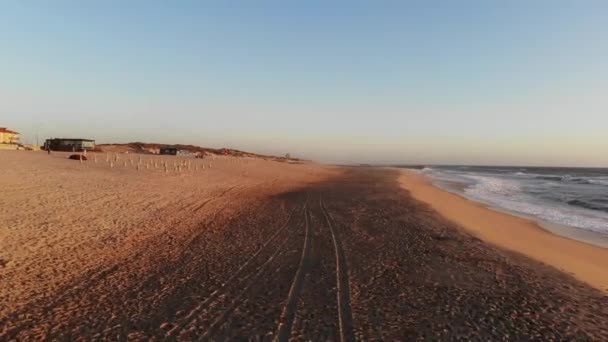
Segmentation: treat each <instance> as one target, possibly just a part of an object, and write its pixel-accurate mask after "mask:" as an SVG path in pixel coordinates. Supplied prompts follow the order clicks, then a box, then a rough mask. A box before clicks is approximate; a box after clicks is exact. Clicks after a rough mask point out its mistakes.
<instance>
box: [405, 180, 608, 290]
mask: <svg viewBox="0 0 608 342" xmlns="http://www.w3.org/2000/svg"><path fill="white" fill-rule="evenodd" d="M399 171H400V172H401V176H400V179H399V181H400V184H401V186H402V187H403V188H405V189H407V190H408V191H410V193H411V195H412V196H413V197H414V198H416V199H418V200H420V201H422V202H425V203H427V204H429V205H430V206H431V207H432V208H433V209H435V210H436V211H437V212H439V213H440V214H441V215H442V216H444V217H446V218H447V219H449V220H451V221H454V222H455V223H457V224H459V225H460V226H462V227H463V228H464V229H465V230H466V231H468V232H469V233H472V234H474V235H475V236H477V237H479V238H480V239H482V240H483V241H486V242H488V243H491V244H493V245H496V246H498V247H501V248H505V249H508V250H511V251H515V252H519V253H522V254H525V255H527V256H529V257H532V258H534V259H536V260H538V261H541V262H544V263H546V264H549V265H552V266H554V267H556V268H558V269H560V270H562V271H564V272H566V273H570V274H572V275H574V276H575V277H576V278H578V279H580V280H582V281H584V282H586V283H588V284H589V285H591V286H593V287H595V288H598V289H600V290H602V291H604V292H608V267H606V265H608V249H607V248H605V247H600V246H597V245H595V244H591V243H589V242H585V241H584V239H585V237H581V236H578V237H577V236H573V234H574V232H572V231H571V229H573V228H569V227H558V226H557V225H549V224H538V223H536V222H534V221H532V220H531V219H527V218H523V217H519V216H515V215H513V214H510V213H507V212H504V211H501V210H498V209H495V208H490V207H488V206H486V205H484V204H482V203H479V202H475V201H472V200H469V199H467V198H465V197H462V196H460V195H458V194H455V193H453V192H449V191H447V190H444V189H441V188H439V187H437V186H435V185H433V184H432V182H431V180H430V179H429V178H428V177H426V176H424V175H421V174H417V173H414V172H411V171H408V170H404V169H399ZM587 238H588V237H587ZM581 240H583V241H581Z"/></svg>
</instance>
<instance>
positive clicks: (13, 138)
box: [0, 127, 19, 145]
mask: <svg viewBox="0 0 608 342" xmlns="http://www.w3.org/2000/svg"><path fill="white" fill-rule="evenodd" d="M18 143H19V133H18V132H15V131H11V130H10V129H8V128H6V127H0V144H12V145H16V144H18Z"/></svg>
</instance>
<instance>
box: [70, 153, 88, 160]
mask: <svg viewBox="0 0 608 342" xmlns="http://www.w3.org/2000/svg"><path fill="white" fill-rule="evenodd" d="M69 158H70V159H73V160H80V159H82V160H87V156H83V155H82V154H72V155H71V156H70V157H69Z"/></svg>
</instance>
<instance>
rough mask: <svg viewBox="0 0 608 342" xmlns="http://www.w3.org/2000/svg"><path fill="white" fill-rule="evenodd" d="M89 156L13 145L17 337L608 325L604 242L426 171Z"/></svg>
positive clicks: (4, 284)
mask: <svg viewBox="0 0 608 342" xmlns="http://www.w3.org/2000/svg"><path fill="white" fill-rule="evenodd" d="M117 156H118V159H116V158H117ZM88 158H89V160H88V161H86V162H83V163H80V162H79V161H75V160H68V159H67V154H65V153H53V154H51V155H47V154H46V153H44V152H27V151H0V189H2V195H1V196H0V279H1V280H2V281H0V299H1V301H0V302H1V303H2V305H0V340H33V339H40V340H53V339H57V340H76V339H85V340H102V339H131V340H150V339H152V340H183V341H188V340H235V339H247V338H249V339H254V340H268V341H270V340H278V341H287V340H316V341H320V340H342V341H349V340H355V339H357V340H403V339H406V340H415V339H445V340H453V339H456V338H462V339H485V340H496V339H510V340H527V339H535V338H536V339H539V338H541V339H555V340H560V339H582V340H607V339H608V329H606V324H604V323H605V322H607V321H608V297H607V296H606V295H605V293H603V292H601V291H600V290H598V289H597V288H596V287H599V288H601V286H602V284H605V283H604V281H605V278H602V277H604V276H605V272H606V270H605V269H602V262H603V261H602V260H605V259H601V258H605V254H603V252H602V250H601V249H598V250H595V249H593V248H588V246H586V245H584V244H580V245H579V244H577V243H574V242H572V241H570V240H567V239H562V238H559V239H558V238H552V235H550V234H549V233H546V232H544V231H542V230H540V229H537V228H535V227H532V226H529V227H528V228H529V229H528V228H517V227H520V225H524V224H528V225H530V223H529V222H526V221H525V220H519V219H516V218H513V219H512V220H517V222H516V221H508V220H511V219H508V218H501V220H502V221H500V222H503V223H501V224H504V225H509V226H510V227H511V226H513V227H512V228H513V229H518V236H524V235H523V234H528V235H525V236H526V239H525V240H526V241H527V244H524V243H523V242H519V241H517V240H512V239H511V240H510V239H509V237H508V236H504V234H499V233H494V232H493V231H490V228H486V227H487V226H486V223H488V222H492V223H495V222H499V221H498V218H497V217H495V216H491V214H483V213H482V212H479V213H478V212H471V213H470V214H471V216H469V218H471V219H472V218H473V217H474V218H475V220H473V221H474V222H473V223H475V222H481V223H483V224H482V225H480V226H479V227H478V228H476V229H477V230H474V229H473V228H470V227H469V226H467V224H471V223H468V221H462V222H459V221H458V220H457V219H454V216H452V215H453V214H452V213H450V212H449V211H446V210H447V209H445V208H444V207H442V206H441V205H440V204H441V203H443V204H444V205H447V204H446V203H448V202H441V201H436V198H439V197H441V198H445V201H448V199H449V197H450V196H448V195H449V194H447V195H446V194H445V193H443V192H435V190H433V189H434V188H433V187H432V186H431V185H429V184H428V183H425V181H424V180H423V179H420V178H416V177H414V176H410V175H403V174H401V173H400V172H398V171H394V170H386V169H377V168H346V167H343V168H338V167H328V166H322V165H318V164H314V163H302V164H289V163H284V162H277V161H270V160H263V159H254V158H233V157H218V158H215V159H212V158H206V159H202V160H200V159H186V158H181V157H174V156H154V155H138V154H118V155H117V154H115V153H110V154H103V153H99V154H94V153H90V154H89V155H88ZM95 160H97V161H96V162H95ZM165 166H167V167H165ZM437 191H439V190H437ZM434 201H435V202H434ZM453 201H455V202H453V203H452V202H450V203H449V205H447V206H448V207H450V206H454V207H455V208H457V209H456V211H457V212H460V211H461V210H460V207H458V205H460V204H457V201H460V202H463V201H464V200H462V199H458V198H456V199H453ZM425 202H427V203H430V204H431V205H428V204H426V203H425ZM460 202H458V203H460ZM464 203H468V204H467V205H471V206H475V205H476V204H474V203H469V202H466V201H464ZM461 205H463V206H464V204H461ZM482 209H483V210H482ZM462 210H464V209H462ZM479 210H480V211H483V212H486V211H487V209H485V208H482V207H481V206H480V207H479ZM484 210H485V211H484ZM487 212H489V211H487ZM438 213H441V214H442V215H444V216H445V217H444V216H441V215H439V214H438ZM484 215H488V216H484ZM507 216H508V215H507ZM462 220H465V219H464V218H463V219H462ZM513 222H515V223H513ZM472 227H476V226H472ZM522 227H523V226H522ZM463 228H464V229H463ZM520 230H521V232H520ZM520 233H521V234H520ZM542 239H545V240H542ZM547 239H549V240H547ZM551 239H553V240H551ZM562 240H563V241H562ZM543 241H552V242H551V243H555V244H558V245H555V246H557V247H558V248H557V249H556V250H557V251H559V252H561V253H563V254H564V255H565V254H568V255H574V256H575V257H572V258H561V259H559V258H558V255H556V253H557V252H555V253H553V254H552V253H551V252H550V250H551V249H550V247H551V246H550V245H549V243H546V246H545V248H541V247H543V246H542V244H543V243H544V242H543ZM553 241H557V242H553ZM560 241H561V242H560ZM519 245H523V246H526V248H529V249H530V250H529V251H526V250H520V249H517V248H515V247H514V246H519ZM535 251H536V252H535ZM539 251H542V253H541V252H539ZM514 252H517V253H514ZM534 253H537V254H534ZM543 255H544V256H545V257H546V258H547V259H542V256H543ZM555 260H561V262H563V264H559V265H558V264H556V262H557V261H555ZM569 260H570V261H569ZM572 260H574V261H572ZM586 263H588V265H586ZM603 265H606V263H603ZM585 267H586V268H585ZM558 269H563V270H565V271H566V272H572V273H574V275H575V276H576V278H575V277H572V276H571V275H569V274H568V273H566V272H560V271H559V270H558ZM581 280H582V281H581ZM590 285H593V286H590ZM594 286H595V287H594Z"/></svg>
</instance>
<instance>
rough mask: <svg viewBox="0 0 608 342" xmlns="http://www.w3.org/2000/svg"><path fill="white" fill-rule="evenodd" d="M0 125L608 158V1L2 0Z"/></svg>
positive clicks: (406, 156)
mask: <svg viewBox="0 0 608 342" xmlns="http://www.w3.org/2000/svg"><path fill="white" fill-rule="evenodd" d="M0 126H7V127H9V128H11V129H14V130H17V131H20V132H22V133H23V135H24V138H25V140H26V142H35V134H36V132H38V133H39V135H40V137H41V139H42V138H43V137H50V136H54V137H63V136H65V137H87V138H94V139H96V140H97V141H98V142H130V141H146V142H161V143H191V144H198V145H204V146H210V147H232V148H238V149H243V150H250V151H256V152H262V153H274V154H284V153H286V152H289V153H291V154H292V155H295V156H300V157H304V158H309V159H316V160H320V161H328V162H382V163H383V162H391V163H392V162H403V163H449V164H494V165H496V164H517V165H524V164H525V165H539V164H540V165H585V166H608V1H584V0H581V1H559V0H551V1H549V0H547V1H487V0H479V1H450V0H445V1H433V0H429V1H371V0H369V1H343V2H341V1H202V0H201V1H123V0H121V1H101V0H100V1H77V0H74V1H61V0H56V1H26V0H7V1H2V2H0Z"/></svg>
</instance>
